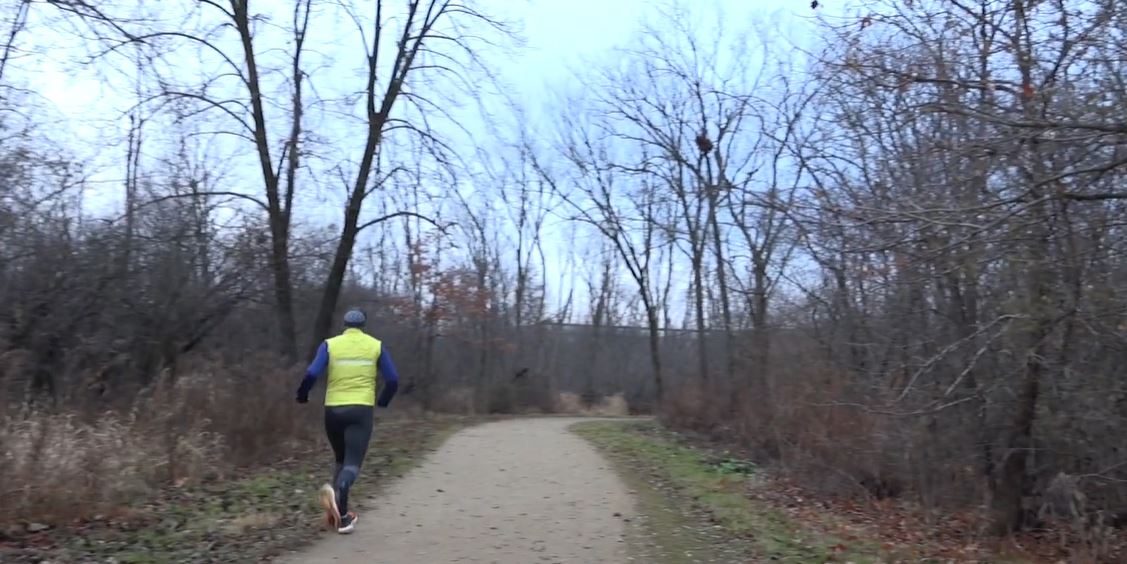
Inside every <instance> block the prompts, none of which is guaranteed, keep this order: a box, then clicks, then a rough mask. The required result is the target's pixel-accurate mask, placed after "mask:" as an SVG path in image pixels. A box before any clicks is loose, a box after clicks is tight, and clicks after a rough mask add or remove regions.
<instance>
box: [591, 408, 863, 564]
mask: <svg viewBox="0 0 1127 564" xmlns="http://www.w3.org/2000/svg"><path fill="white" fill-rule="evenodd" d="M574 430H575V432H576V433H578V434H579V435H580V436H582V437H584V438H586V439H587V440H589V441H591V442H592V443H593V444H594V445H595V446H596V447H598V448H599V449H600V450H601V451H603V452H604V453H605V454H606V455H607V456H608V458H609V459H610V460H612V461H613V462H614V463H615V465H616V466H617V467H618V468H619V470H620V473H621V474H622V475H623V477H624V478H625V479H626V480H627V481H628V482H630V483H631V484H632V485H634V484H638V483H639V482H644V483H645V484H646V485H647V487H645V488H644V490H643V491H645V493H643V495H642V496H641V499H640V502H641V505H642V510H643V512H649V511H653V510H654V509H655V502H654V501H653V500H647V497H651V496H653V495H654V494H655V493H658V494H661V495H664V496H665V497H666V498H667V500H668V501H667V502H666V503H665V504H666V505H669V504H672V505H673V506H676V507H680V508H682V509H689V508H692V509H694V510H695V511H696V513H697V516H696V517H694V516H692V515H691V514H690V512H689V511H684V510H683V511H681V512H680V513H679V515H680V516H681V520H680V522H679V523H663V522H661V520H658V522H657V526H658V527H660V528H662V529H670V528H675V529H680V530H685V529H688V528H693V527H694V526H695V527H697V528H698V529H701V528H708V527H709V526H710V525H711V527H712V528H713V529H715V528H716V526H718V527H719V528H720V529H721V530H722V532H723V533H724V535H725V536H726V537H727V539H728V540H729V542H730V543H737V544H738V543H740V542H741V541H743V542H745V543H747V546H743V547H742V548H743V549H745V550H747V551H749V553H748V554H744V557H745V558H750V557H753V556H754V557H755V558H757V559H758V558H761V559H764V560H774V561H779V562H803V563H806V562H831V561H832V562H857V563H861V562H879V561H881V559H880V556H879V549H878V548H877V547H875V546H873V547H866V546H857V544H856V543H855V542H853V543H849V545H846V544H845V543H843V542H841V540H840V539H837V538H835V537H833V536H830V535H826V534H823V533H819V532H818V531H816V530H815V529H814V528H812V527H807V526H804V525H803V524H802V523H796V522H794V521H792V520H791V519H790V518H789V517H788V516H787V515H785V514H783V513H782V512H780V511H778V510H776V509H774V508H772V507H767V506H765V505H764V504H761V503H758V502H756V501H755V500H754V499H752V498H751V497H749V496H748V492H749V490H750V486H751V485H752V482H751V481H753V480H756V479H757V470H756V468H755V466H754V465H753V464H750V463H749V462H747V461H743V460H738V459H732V458H720V459H717V458H715V457H714V456H712V455H711V454H709V453H707V452H704V451H702V450H699V449H696V448H693V447H691V446H688V445H685V444H681V443H680V442H678V441H677V440H676V439H675V438H674V437H672V436H670V435H668V434H666V433H664V432H661V431H660V429H659V427H658V426H657V425H656V424H655V423H650V422H643V423H638V422H630V423H621V422H591V423H581V424H578V425H576V426H575V427H574ZM656 509H658V510H659V511H660V510H661V504H657V506H656ZM694 521H695V523H694ZM662 532H663V531H656V532H653V534H654V536H657V537H660V536H661V535H662ZM713 546H717V545H716V544H715V543H714V544H713ZM729 546H731V545H729ZM740 548H741V547H737V548H736V549H737V550H738V549H740ZM665 552H668V553H671V554H680V553H684V552H685V551H684V550H683V549H682V548H681V547H678V546H670V547H667V549H666V551H665ZM671 561H677V560H671ZM680 561H684V562H693V561H705V562H707V561H712V560H708V559H682V560H680ZM716 561H720V560H716Z"/></svg>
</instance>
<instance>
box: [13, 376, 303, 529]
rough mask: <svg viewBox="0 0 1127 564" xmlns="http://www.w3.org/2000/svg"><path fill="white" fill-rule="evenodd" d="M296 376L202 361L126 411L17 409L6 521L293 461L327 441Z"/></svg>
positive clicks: (103, 505)
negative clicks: (298, 391)
mask: <svg viewBox="0 0 1127 564" xmlns="http://www.w3.org/2000/svg"><path fill="white" fill-rule="evenodd" d="M293 373H294V371H293V370H286V369H284V368H282V367H281V366H279V365H278V364H276V363H274V362H272V361H270V360H269V359H255V360H252V361H251V362H248V363H246V364H244V365H242V366H239V367H222V366H221V365H219V364H218V363H217V362H215V361H209V360H206V359H205V360H197V361H192V362H189V363H186V364H185V365H183V366H182V368H181V370H180V372H179V375H176V376H173V375H171V374H168V373H165V374H162V375H161V376H160V377H159V378H157V379H156V381H155V382H154V383H153V384H152V385H150V386H149V387H148V388H145V389H142V390H140V391H138V392H137V393H136V395H135V396H134V398H133V399H132V401H130V402H129V406H128V407H127V408H119V409H116V410H106V411H85V412H79V411H74V410H72V411H66V412H64V411H61V410H60V411H54V412H52V411H28V410H19V411H16V412H9V413H8V414H6V415H4V416H3V417H2V418H0V499H3V500H4V507H5V511H4V518H5V519H8V520H12V521H30V520H52V519H57V518H59V517H62V516H66V517H68V518H75V517H82V516H84V515H86V516H88V515H92V514H95V513H98V512H102V511H105V510H107V509H109V508H112V507H116V506H120V505H123V504H128V503H130V502H133V501H137V500H139V499H143V498H144V497H145V496H146V495H147V494H149V493H151V492H152V491H153V490H154V489H155V488H160V487H164V486H167V485H171V484H176V485H182V484H185V483H192V482H197V481H201V480H205V479H218V478H222V477H223V476H225V475H226V474H228V473H230V472H231V471H232V470H233V469H236V468H240V467H253V466H261V465H267V464H270V463H271V462H273V461H276V460H278V459H279V458H281V457H285V456H289V455H290V454H292V453H294V452H296V451H297V449H299V448H300V447H301V446H303V445H306V444H309V441H311V440H315V439H316V438H318V437H320V435H319V431H320V420H319V418H318V416H319V414H320V412H319V410H317V409H308V408H306V409H302V407H303V406H298V405H297V404H296V403H295V402H294V401H293V395H292V393H293V389H294V384H295V382H296V380H295V378H296V376H295V375H294V374H293ZM315 401H316V400H311V405H312V404H313V403H314V402H315ZM305 407H307V406H305Z"/></svg>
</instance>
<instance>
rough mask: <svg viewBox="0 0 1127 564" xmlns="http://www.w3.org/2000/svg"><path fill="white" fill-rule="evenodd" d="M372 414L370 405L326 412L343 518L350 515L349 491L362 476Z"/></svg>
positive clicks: (326, 431)
mask: <svg viewBox="0 0 1127 564" xmlns="http://www.w3.org/2000/svg"><path fill="white" fill-rule="evenodd" d="M372 410H373V408H372V407H371V406H368V405H342V406H335V407H326V408H325V433H326V434H327V435H328V436H329V444H331V445H332V446H333V456H334V457H335V458H336V470H335V472H334V474H333V489H334V490H336V493H337V505H338V506H339V507H340V514H341V515H342V516H343V515H344V514H346V513H348V490H349V489H350V488H351V487H352V483H353V482H355V481H356V476H357V475H359V474H360V465H361V464H362V463H363V462H364V455H365V454H367V452H368V441H369V440H371V438H372V415H373V413H372Z"/></svg>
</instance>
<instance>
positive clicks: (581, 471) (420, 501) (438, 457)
mask: <svg viewBox="0 0 1127 564" xmlns="http://www.w3.org/2000/svg"><path fill="white" fill-rule="evenodd" d="M576 421H578V420H576V419H560V418H542V419H520V420H512V421H502V422H495V423H488V424H485V425H480V426H477V427H473V428H470V429H467V430H464V431H461V432H460V433H458V434H456V435H454V436H453V437H451V438H450V439H449V440H448V441H447V442H446V443H445V444H444V445H443V446H442V447H441V448H440V449H439V450H438V451H437V452H435V453H433V454H432V455H431V456H429V457H428V458H427V459H426V460H425V461H424V462H423V464H422V465H420V467H418V468H416V469H415V470H414V471H412V472H411V473H410V474H408V475H407V476H406V477H404V478H403V479H401V480H399V481H397V482H395V483H393V484H390V485H389V487H388V488H387V489H386V490H385V493H384V495H383V496H381V497H380V498H378V499H374V500H369V501H367V502H366V503H361V504H360V506H359V508H358V512H359V515H360V521H359V522H358V523H357V529H356V532H355V533H354V534H352V535H336V534H333V535H326V538H324V539H323V540H322V541H320V542H319V543H317V544H316V545H314V546H312V547H310V549H309V550H308V551H306V552H304V553H302V554H295V555H292V556H289V557H287V558H285V559H282V560H279V562H294V563H297V562H304V563H318V562H371V563H395V564H410V563H428V564H430V563H433V564H440V563H446V562H482V563H498V564H509V563H512V564H517V563H519V564H532V563H538V562H545V563H564V562H567V563H571V562H585V563H586V562H608V563H618V562H628V561H629V560H628V559H627V557H626V554H625V551H626V545H625V542H624V535H625V533H626V528H625V522H624V520H625V519H628V518H630V517H631V514H632V512H633V511H634V500H633V499H632V497H631V495H630V493H629V491H628V489H627V486H626V485H624V484H623V483H622V482H621V481H620V480H619V479H618V477H617V476H616V475H615V473H614V471H613V470H612V468H611V467H610V466H609V465H608V464H607V463H606V462H605V461H604V460H603V459H602V458H601V457H600V456H599V454H598V453H596V452H595V450H594V449H593V448H592V447H591V446H590V445H588V444H587V443H586V442H585V441H584V440H583V439H581V438H579V437H577V436H576V435H574V434H572V433H571V432H569V431H568V427H569V426H570V425H572V424H573V423H575V422H576ZM373 440H375V441H378V440H379V431H378V427H377V431H376V436H375V437H374V438H373ZM361 479H362V480H363V479H364V475H363V474H362V475H361Z"/></svg>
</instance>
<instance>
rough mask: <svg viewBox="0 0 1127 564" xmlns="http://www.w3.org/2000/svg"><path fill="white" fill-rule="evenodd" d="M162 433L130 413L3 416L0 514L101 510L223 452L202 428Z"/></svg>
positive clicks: (195, 469)
mask: <svg viewBox="0 0 1127 564" xmlns="http://www.w3.org/2000/svg"><path fill="white" fill-rule="evenodd" d="M167 438H169V437H167V436H164V435H162V434H161V433H160V432H159V431H158V430H156V429H154V428H153V426H151V425H149V424H148V423H147V422H146V423H145V424H140V422H139V421H138V419H137V418H136V417H130V416H121V415H116V414H112V413H106V414H103V415H102V416H100V417H99V418H98V419H97V420H96V421H95V422H93V423H84V422H82V421H80V420H79V419H78V418H77V417H75V416H73V415H51V414H34V415H29V416H26V417H25V418H21V419H16V418H12V417H9V418H7V419H6V420H4V422H3V424H2V425H0V444H2V445H3V451H2V452H0V460H2V462H0V484H2V485H3V488H4V491H3V493H2V494H0V496H2V497H3V498H4V500H5V506H6V509H7V511H6V513H7V515H8V516H9V517H11V516H23V517H25V518H29V519H36V518H37V519H48V520H49V519H51V518H52V517H54V516H57V515H60V514H65V513H72V512H74V511H75V510H76V509H78V510H80V511H91V512H93V511H101V510H104V509H105V508H106V507H108V506H112V505H115V504H118V503H120V502H121V501H123V500H125V499H129V498H132V497H134V496H137V495H140V494H144V493H145V492H147V491H148V490H149V489H150V488H151V487H152V486H154V485H156V484H158V483H160V482H161V481H163V480H164V479H165V478H166V477H169V476H174V477H175V478H174V479H180V478H184V477H188V476H198V475H200V474H202V472H203V470H204V469H206V468H208V467H210V466H211V465H212V463H213V460H214V459H215V458H217V457H218V456H220V454H221V453H222V452H223V441H222V437H220V436H219V435H217V434H216V433H213V432H210V431H206V430H203V429H198V428H197V429H191V430H189V431H188V432H185V433H182V434H178V435H177V436H175V437H173V438H172V439H173V442H172V444H171V445H161V442H162V441H163V440H165V439H167ZM157 445H161V446H157ZM154 447H155V448H156V449H158V450H161V451H163V454H165V456H161V455H156V454H155V453H154ZM170 464H175V465H176V467H175V468H171V467H170V466H169V465H170Z"/></svg>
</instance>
